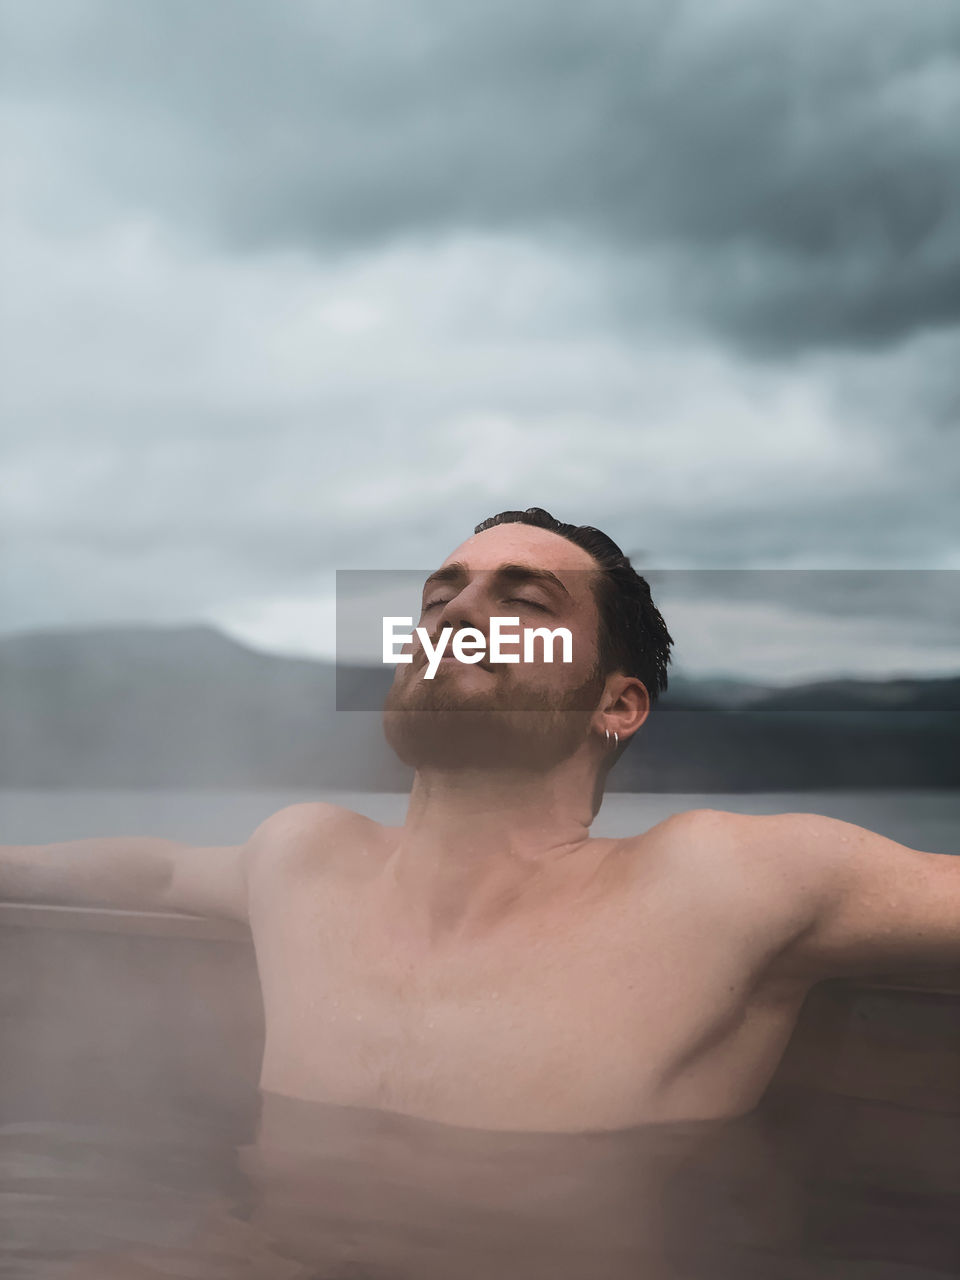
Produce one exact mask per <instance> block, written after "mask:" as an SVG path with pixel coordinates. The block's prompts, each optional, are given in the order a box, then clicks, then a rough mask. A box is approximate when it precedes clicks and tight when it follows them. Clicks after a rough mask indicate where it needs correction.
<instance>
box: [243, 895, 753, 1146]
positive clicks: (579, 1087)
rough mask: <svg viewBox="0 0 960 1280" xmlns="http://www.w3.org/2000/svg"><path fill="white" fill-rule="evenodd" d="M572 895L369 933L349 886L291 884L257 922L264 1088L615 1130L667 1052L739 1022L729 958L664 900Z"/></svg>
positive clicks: (523, 1122) (660, 1070)
mask: <svg viewBox="0 0 960 1280" xmlns="http://www.w3.org/2000/svg"><path fill="white" fill-rule="evenodd" d="M655 914H656V913H655V912H652V913H651V920H650V921H648V926H647V930H646V932H645V934H644V935H642V936H641V935H639V934H638V930H637V928H636V921H635V920H633V921H632V927H631V913H630V912H629V911H626V910H624V909H623V904H617V903H615V902H613V901H612V900H609V899H605V900H600V901H597V900H586V901H584V902H583V903H580V904H576V903H570V904H569V907H568V909H567V910H566V912H560V913H555V914H553V915H551V916H549V917H540V918H538V919H536V920H533V919H531V920H530V921H529V922H528V927H524V922H523V921H517V922H515V927H512V928H510V929H505V930H503V931H502V932H500V933H499V934H498V935H496V936H493V937H491V938H489V939H485V940H484V941H483V943H482V944H480V943H473V944H470V945H467V944H464V945H459V946H449V947H446V948H440V949H435V950H432V951H425V950H423V949H417V948H411V947H408V946H405V945H402V944H398V943H396V942H393V943H391V942H390V940H389V939H383V938H378V937H376V936H374V935H373V934H372V933H371V931H370V929H369V927H367V922H366V921H365V919H364V911H363V900H362V897H361V896H358V895H356V894H355V893H347V892H343V893H336V894H327V895H326V897H325V899H324V900H323V905H322V907H321V906H318V898H317V897H314V896H312V895H310V894H306V893H304V894H301V895H299V896H298V897H293V896H291V897H290V898H289V899H288V900H287V902H286V904H285V907H284V909H283V910H282V911H274V912H273V913H271V914H270V915H268V916H266V917H265V918H264V919H263V920H262V921H261V922H260V925H259V927H257V926H256V925H255V940H256V944H257V955H258V964H259V968H260V976H261V985H262V989H263V994H264V1004H265V1012H266V1023H267V1041H266V1047H265V1053H264V1062H263V1074H262V1077H261V1086H262V1087H263V1088H264V1089H268V1090H270V1091H272V1092H276V1093H286V1094H289V1095H292V1096H296V1097H301V1098H309V1099H313V1100H316V1101H323V1102H332V1103H337V1104H342V1105H354V1106H363V1107H378V1108H385V1109H393V1110H398V1111H404V1112H407V1113H409V1114H413V1115H420V1116H424V1117H427V1118H433V1119H437V1120H444V1121H447V1122H449V1123H453V1124H470V1125H474V1126H478V1127H489V1128H541V1127H542V1128H551V1127H557V1128H564V1127H568V1126H571V1121H573V1124H572V1127H588V1128H589V1127H596V1128H608V1127H614V1128H615V1127H622V1126H623V1125H625V1124H630V1123H633V1122H635V1121H636V1122H639V1121H640V1120H641V1119H643V1118H646V1117H647V1116H648V1115H649V1113H650V1111H651V1109H653V1110H655V1109H656V1106H657V1101H656V1100H657V1098H658V1096H659V1095H660V1094H662V1092H663V1090H664V1089H665V1087H666V1086H667V1085H668V1082H669V1080H670V1078H671V1074H672V1072H673V1071H674V1069H675V1068H676V1066H677V1064H678V1063H680V1062H682V1061H683V1060H684V1059H685V1058H686V1057H687V1056H689V1055H690V1054H691V1053H695V1051H696V1047H697V1045H698V1044H699V1043H700V1042H702V1041H703V1040H704V1038H705V1037H706V1038H709V1037H710V1036H713V1037H714V1038H716V1036H717V1034H718V1031H719V1032H720V1033H721V1034H722V1031H723V1028H724V1027H725V1026H726V1025H729V1026H730V1027H735V1026H736V1025H738V1023H739V1022H740V1021H742V1017H743V1012H744V1007H745V1005H744V992H745V989H746V987H745V979H746V974H745V973H744V972H742V971H741V970H742V968H743V966H742V963H741V964H740V967H739V969H738V966H737V963H736V962H734V961H733V960H732V959H731V953H729V952H728V955H727V959H726V960H725V961H722V962H721V956H722V954H723V951H722V940H721V939H720V938H718V939H717V940H716V941H717V944H718V948H717V954H716V956H714V957H712V958H711V957H710V956H709V955H708V954H706V950H708V948H705V946H704V943H703V940H702V939H701V940H700V951H699V955H697V956H695V954H694V951H693V946H694V943H695V941H696V939H694V938H693V937H692V936H691V934H690V933H689V932H687V931H685V930H680V931H678V928H677V925H676V922H675V921H674V922H671V919H670V913H669V911H667V912H663V911H661V912H660V917H661V918H660V920H659V923H656V924H655V923H654V918H653V917H654V916H655Z"/></svg>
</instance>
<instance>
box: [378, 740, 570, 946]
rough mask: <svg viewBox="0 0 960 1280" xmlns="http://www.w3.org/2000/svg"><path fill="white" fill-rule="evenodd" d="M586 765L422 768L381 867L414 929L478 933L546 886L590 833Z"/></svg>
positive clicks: (444, 933) (438, 935)
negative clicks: (536, 771) (531, 769)
mask: <svg viewBox="0 0 960 1280" xmlns="http://www.w3.org/2000/svg"><path fill="white" fill-rule="evenodd" d="M593 789H594V781H593V775H592V772H588V770H587V762H586V761H583V760H577V758H576V757H574V758H573V759H572V760H568V761H565V762H564V764H563V765H562V766H560V767H559V768H557V769H555V770H552V771H550V772H549V773H546V774H540V775H529V774H526V775H518V773H517V772H516V771H515V770H513V771H510V773H509V774H507V773H497V772H495V771H492V770H489V769H465V770H457V771H447V770H444V771H438V770H430V771H421V772H418V773H417V774H416V777H415V779H414V784H413V788H412V790H411V793H410V803H409V806H408V810H407V816H406V820H405V822H404V825H403V827H402V829H401V834H400V838H399V841H398V842H397V845H396V847H395V848H394V850H393V853H392V855H391V857H390V859H389V862H388V865H387V882H388V884H389V885H390V888H391V890H393V892H394V894H395V895H396V896H398V897H399V899H400V901H401V903H402V904H403V906H402V910H403V911H404V912H405V913H406V916H407V918H408V919H411V920H412V921H413V927H414V928H416V929H419V930H421V931H424V932H425V933H426V936H428V937H429V938H430V939H431V941H436V940H438V939H439V938H441V937H443V936H448V935H453V934H457V935H460V936H464V935H473V934H482V933H483V932H484V931H485V930H488V929H490V928H491V927H492V926H494V925H495V924H496V923H498V922H499V921H501V920H503V919H504V918H505V917H506V916H507V915H508V914H509V913H510V912H511V910H516V909H517V908H518V907H520V906H522V905H523V904H524V902H529V901H530V900H531V897H532V895H534V894H535V893H536V892H537V891H538V890H541V891H542V889H543V887H544V884H545V881H546V879H547V878H548V877H549V875H550V874H551V873H552V872H555V871H556V870H557V869H558V868H559V867H560V865H561V863H566V861H567V860H568V859H569V858H570V856H571V855H572V854H575V853H576V852H577V851H578V850H579V849H581V848H582V847H583V845H584V844H585V843H586V841H587V840H588V839H589V829H590V823H591V822H592V821H593V817H594V810H593V804H592V797H593Z"/></svg>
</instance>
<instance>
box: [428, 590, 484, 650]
mask: <svg viewBox="0 0 960 1280" xmlns="http://www.w3.org/2000/svg"><path fill="white" fill-rule="evenodd" d="M435 625H436V629H437V634H438V635H439V633H440V632H441V631H442V630H443V628H444V627H452V628H453V630H454V631H455V632H456V631H460V630H461V629H462V628H464V627H473V628H475V630H477V631H479V632H480V633H481V634H482V636H483V637H484V639H485V640H486V641H487V642H488V643H489V640H490V606H489V603H488V602H485V601H484V597H483V587H482V584H481V583H479V582H477V581H476V580H474V581H473V582H469V583H467V585H466V586H464V587H461V588H460V589H459V590H458V591H457V592H456V594H455V595H452V596H451V597H450V599H449V600H448V601H447V603H446V604H445V605H444V606H443V608H442V609H441V610H440V616H439V618H438V619H437V620H436V623H435Z"/></svg>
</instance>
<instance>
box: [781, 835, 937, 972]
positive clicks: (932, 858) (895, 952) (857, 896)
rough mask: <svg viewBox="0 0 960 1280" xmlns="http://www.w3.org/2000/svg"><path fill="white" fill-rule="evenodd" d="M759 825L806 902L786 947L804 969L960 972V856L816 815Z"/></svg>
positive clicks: (821, 970) (826, 970)
mask: <svg viewBox="0 0 960 1280" xmlns="http://www.w3.org/2000/svg"><path fill="white" fill-rule="evenodd" d="M765 822H766V823H767V824H769V826H768V830H769V831H770V832H771V835H772V840H773V845H774V848H775V850H776V852H777V853H778V854H779V856H780V857H782V858H783V859H784V860H785V863H789V864H790V870H791V874H790V876H789V877H788V878H789V880H790V881H791V882H792V884H793V885H794V886H795V888H796V892H797V894H798V896H800V897H801V898H802V899H803V902H804V904H805V908H806V909H805V911H804V913H803V915H804V920H803V925H802V927H801V928H800V929H798V931H797V935H796V937H795V938H794V940H793V942H792V944H791V945H790V947H789V948H788V951H789V952H790V953H791V956H792V958H794V959H796V960H797V961H798V962H799V964H800V965H801V967H802V968H804V969H805V970H808V971H809V972H810V973H811V974H812V975H813V976H816V977H831V976H837V977H842V976H845V975H851V976H852V975H855V974H862V973H869V972H873V973H881V972H892V971H896V970H897V969H907V968H920V969H923V968H930V969H933V968H939V967H944V968H947V967H951V966H954V965H958V966H960V857H958V856H956V855H955V854H949V853H926V852H923V851H921V850H919V849H912V848H910V847H909V846H908V845H904V844H899V843H898V842H897V841H896V840H891V839H889V838H888V837H886V836H882V835H880V834H878V833H877V832H875V831H869V830H867V829H866V828H865V827H859V826H857V825H855V824H854V823H851V822H843V821H841V820H840V819H837V818H829V817H826V816H823V815H820V814H815V813H787V814H776V815H773V816H772V817H770V818H768V819H766V820H765ZM773 851H774V850H773V849H770V850H768V852H773ZM781 865H782V866H784V870H786V866H785V865H784V864H783V863H782V864H781Z"/></svg>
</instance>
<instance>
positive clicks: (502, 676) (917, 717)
mask: <svg viewBox="0 0 960 1280" xmlns="http://www.w3.org/2000/svg"><path fill="white" fill-rule="evenodd" d="M433 572H434V570H432V569H405V570H396V569H390V570H386V569H382V570H381V569H350V570H339V571H338V572H337V575H336V578H337V598H336V604H337V624H336V626H337V636H336V642H337V660H336V700H337V701H336V705H337V709H338V710H340V711H351V710H352V711H376V710H379V709H380V708H381V707H382V705H383V702H384V698H385V696H386V694H387V691H388V690H389V689H390V687H391V685H392V684H393V683H394V681H395V680H398V681H400V682H403V683H404V684H405V687H406V688H408V689H409V688H410V684H409V681H410V680H411V679H414V678H416V679H420V680H423V679H426V678H427V672H428V669H429V666H428V664H429V659H428V658H427V657H426V653H427V650H426V648H425V647H424V645H423V644H421V642H420V638H419V637H417V636H416V631H415V629H416V628H417V627H418V626H420V627H423V628H424V631H425V643H429V644H433V645H435V644H436V641H437V640H438V639H439V634H440V630H441V623H443V624H444V625H446V626H447V627H448V628H450V629H451V634H450V635H449V636H448V639H447V647H446V649H445V653H446V654H450V653H451V652H452V649H453V642H454V639H455V636H456V632H457V630H460V629H462V628H463V627H464V626H467V625H471V624H476V626H477V628H478V629H479V630H480V632H481V633H482V636H483V639H484V641H485V648H484V651H482V652H481V654H480V658H479V660H478V661H475V662H470V663H460V662H458V661H457V662H452V661H448V662H445V663H443V664H442V665H441V666H436V665H435V666H434V671H433V676H432V679H433V681H434V684H435V688H437V689H439V688H440V687H441V686H443V687H444V688H445V689H446V691H447V692H446V698H445V702H446V705H447V707H448V708H449V706H450V705H451V704H453V703H455V701H456V697H457V696H458V695H457V692H456V691H457V690H462V691H463V695H464V697H465V698H466V699H467V701H468V702H471V700H472V705H477V699H478V698H479V699H480V700H481V701H482V702H484V705H488V706H490V707H491V708H493V709H498V708H504V709H510V710H516V709H523V708H524V707H531V708H537V709H539V708H541V707H542V706H543V705H544V703H543V698H544V697H547V698H548V699H551V698H554V699H555V698H561V697H562V698H567V699H568V701H567V702H566V703H565V704H564V705H569V706H570V707H571V708H573V707H574V706H576V707H577V709H579V707H580V705H581V704H580V703H579V702H576V701H574V702H570V701H569V698H570V697H571V696H572V695H573V694H574V693H575V690H576V688H577V681H578V679H580V678H581V677H585V676H586V675H587V674H588V672H587V668H586V667H585V665H584V664H585V659H586V657H587V656H588V655H590V656H592V657H595V655H596V644H597V639H598V633H597V632H596V631H595V629H594V628H596V627H597V626H598V625H599V616H598V615H597V613H596V604H595V601H596V597H595V594H594V592H595V588H596V574H595V572H594V571H592V570H591V571H571V570H564V571H560V570H556V571H548V572H554V573H555V574H556V576H557V577H558V578H559V579H560V580H561V585H562V587H563V589H564V590H560V589H558V588H557V586H555V585H553V584H551V583H549V582H548V581H547V580H546V579H544V580H543V581H534V580H532V579H530V580H527V581H524V579H523V578H522V577H521V576H518V577H514V578H511V579H509V580H503V581H500V580H497V581H494V580H493V575H492V574H491V573H490V572H487V573H486V574H485V575H475V574H467V575H465V576H462V577H461V578H460V579H459V580H457V581H454V582H446V583H442V584H439V586H440V589H438V590H436V591H434V592H433V593H432V595H428V596H425V595H424V586H425V584H426V583H427V580H428V579H429V578H430V576H431V574H432V573H433ZM638 572H640V573H641V574H642V576H643V579H644V581H645V582H646V583H647V584H648V585H649V588H650V592H651V595H652V603H653V606H654V607H655V609H656V610H657V611H659V614H660V615H661V616H662V619H663V623H664V624H665V626H666V629H667V632H668V634H669V636H670V637H671V638H672V642H673V643H672V644H670V645H668V646H667V649H668V652H669V656H670V662H669V665H668V666H667V667H666V671H667V678H668V685H667V688H666V690H665V691H663V692H661V694H660V696H659V698H658V699H657V700H656V710H657V713H658V714H659V712H660V711H666V710H673V711H676V710H683V711H689V710H692V709H697V710H709V711H713V712H716V713H717V714H733V713H736V714H738V715H750V716H756V715H775V716H778V717H780V716H789V717H791V718H794V717H795V718H797V719H798V720H802V719H803V718H805V717H821V716H823V715H825V714H826V715H828V716H833V717H842V716H847V717H852V718H853V719H855V720H860V719H862V718H863V717H868V722H869V717H881V718H886V717H889V716H891V715H892V714H896V715H897V717H898V722H899V723H905V722H906V721H910V722H911V723H914V724H915V725H916V726H918V727H919V726H922V725H924V724H926V723H932V722H933V721H940V720H941V718H942V717H944V716H947V717H950V716H952V715H955V713H956V712H958V711H960V571H957V570H950V569H945V570H938V569H935V570H915V569H776V570H773V569H651V568H648V567H638ZM481 582H482V589H481V586H480V585H478V584H481ZM455 597H457V598H458V600H459V604H458V603H457V600H455ZM425 604H428V605H432V606H433V607H432V608H431V609H429V610H428V611H426V612H425V611H424V605H425ZM460 605H462V608H461V607H460ZM591 608H593V613H592V615H591ZM494 616H497V617H500V618H517V620H518V622H517V625H516V626H514V627H513V628H512V631H513V632H519V633H520V635H521V637H522V633H523V632H525V631H534V632H535V631H538V630H540V629H545V630H546V631H548V632H558V631H560V630H561V629H567V630H569V631H570V633H571V643H572V648H573V661H572V662H570V663H564V662H563V661H562V655H563V643H562V639H561V638H560V637H557V638H555V639H554V640H553V641H552V646H551V647H552V651H553V653H554V656H555V660H554V662H553V663H552V664H547V663H545V662H544V661H543V658H542V655H543V654H544V653H545V648H546V646H545V642H544V641H542V640H539V639H537V640H535V645H534V649H533V654H534V660H533V661H532V662H530V663H525V662H524V661H523V650H524V644H523V640H522V638H520V639H518V642H517V643H515V644H514V645H513V647H512V648H511V647H510V646H509V645H507V646H505V647H504V651H505V652H509V653H511V654H512V655H517V656H518V658H519V659H520V661H518V662H510V663H497V662H495V661H493V659H492V654H491V652H490V650H491V639H492V637H491V635H490V630H491V628H490V619H491V618H492V617H494ZM591 618H592V621H591ZM385 619H392V620H394V621H393V623H391V624H390V625H391V627H392V630H393V634H394V635H395V636H396V637H397V642H396V645H395V648H394V652H395V653H399V651H400V650H401V648H402V644H401V641H402V638H403V636H405V635H411V634H412V636H413V639H412V640H411V642H410V645H409V651H410V652H411V654H412V656H413V657H414V662H412V663H404V664H400V663H395V662H384V661H383V647H384V635H385V624H384V620H385ZM407 619H408V620H409V622H405V621H402V620H407ZM505 630H506V631H508V632H509V631H510V630H511V628H509V627H507V628H506V629H505ZM469 639H470V637H467V641H469ZM643 643H646V644H647V645H648V646H652V647H653V649H656V648H657V646H658V645H659V647H660V649H661V650H662V649H663V647H664V646H663V639H662V636H660V637H658V636H657V634H656V628H655V627H654V628H650V627H649V626H648V627H647V628H646V632H645V639H644V629H643V628H641V635H640V642H639V645H638V639H637V635H636V634H635V635H634V638H633V643H632V649H631V651H632V652H633V653H634V654H636V655H637V656H638V659H639V660H640V661H641V662H643V661H645V662H646V670H647V672H648V675H649V673H650V672H651V671H652V670H653V668H652V666H651V660H652V655H651V652H649V651H648V652H647V653H646V654H645V655H644V654H643V653H641V652H640V651H639V650H640V648H642V645H643ZM468 647H469V645H468V644H465V646H464V647H463V649H462V650H461V651H462V652H466V649H467V648H468ZM474 651H476V650H474ZM420 664H422V667H423V669H421V665H420ZM403 668H406V671H404V670H403ZM411 668H413V670H411ZM398 673H399V674H398ZM583 688H584V694H583V697H584V698H585V699H586V701H584V702H583V704H582V705H584V706H594V705H596V703H595V701H593V702H591V701H590V698H592V697H593V696H594V694H593V692H592V689H593V686H592V685H589V684H584V685H583ZM484 700H485V701H484Z"/></svg>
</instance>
